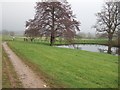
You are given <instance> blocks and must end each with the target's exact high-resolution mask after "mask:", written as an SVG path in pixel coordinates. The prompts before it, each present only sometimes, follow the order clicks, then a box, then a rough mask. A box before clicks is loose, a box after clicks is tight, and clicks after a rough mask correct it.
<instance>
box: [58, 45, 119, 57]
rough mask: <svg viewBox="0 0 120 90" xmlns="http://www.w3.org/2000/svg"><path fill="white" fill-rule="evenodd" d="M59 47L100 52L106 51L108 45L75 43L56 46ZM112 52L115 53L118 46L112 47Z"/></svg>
mask: <svg viewBox="0 0 120 90" xmlns="http://www.w3.org/2000/svg"><path fill="white" fill-rule="evenodd" d="M57 47H61V48H71V49H80V50H86V51H91V52H101V53H107V50H108V46H105V45H90V44H76V45H61V46H57ZM111 50H112V54H113V55H117V52H118V48H116V47H112V49H111Z"/></svg>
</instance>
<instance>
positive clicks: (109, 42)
mask: <svg viewBox="0 0 120 90" xmlns="http://www.w3.org/2000/svg"><path fill="white" fill-rule="evenodd" d="M111 48H112V34H109V36H108V51H107V53H108V54H111V53H112V51H111Z"/></svg>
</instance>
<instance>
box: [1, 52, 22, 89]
mask: <svg viewBox="0 0 120 90" xmlns="http://www.w3.org/2000/svg"><path fill="white" fill-rule="evenodd" d="M2 88H22V84H21V82H20V80H19V79H18V77H17V74H16V72H15V70H14V67H13V66H12V63H11V62H10V60H9V58H8V56H7V55H6V53H5V52H4V50H3V52H2Z"/></svg>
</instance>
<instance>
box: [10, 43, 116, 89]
mask: <svg viewBox="0 0 120 90" xmlns="http://www.w3.org/2000/svg"><path fill="white" fill-rule="evenodd" d="M9 46H10V47H11V48H12V49H13V50H14V51H15V52H16V53H17V54H18V55H20V56H21V57H22V58H24V59H26V60H27V61H28V62H30V63H32V64H33V65H35V66H36V67H37V68H38V70H39V72H41V71H42V72H44V74H45V76H47V78H48V77H49V78H48V79H49V81H48V82H54V83H53V84H56V85H57V86H58V87H59V86H60V87H70V88H71V87H74V88H77V87H79V88H117V87H118V57H117V56H112V55H108V54H102V53H94V52H88V51H82V50H73V49H67V48H57V47H50V46H49V45H47V44H44V43H30V42H22V41H11V42H9ZM53 86H54V85H53Z"/></svg>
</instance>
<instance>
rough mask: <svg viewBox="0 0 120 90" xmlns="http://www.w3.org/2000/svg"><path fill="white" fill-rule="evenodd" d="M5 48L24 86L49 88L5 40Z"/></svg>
mask: <svg viewBox="0 0 120 90" xmlns="http://www.w3.org/2000/svg"><path fill="white" fill-rule="evenodd" d="M2 45H3V48H4V50H5V52H6V53H7V55H8V57H9V58H10V61H11V62H12V64H13V66H14V68H15V71H16V72H17V74H18V77H19V79H20V81H21V82H22V84H23V87H24V88H48V86H47V85H46V83H45V82H44V81H43V80H42V79H40V77H38V76H37V75H36V74H35V73H34V72H33V71H32V70H31V69H30V68H29V67H28V66H27V65H25V64H24V62H23V61H22V60H21V59H20V58H19V57H18V56H17V55H16V54H15V53H14V52H13V51H12V50H11V49H10V48H9V47H8V45H7V43H6V42H4V43H3V44H2Z"/></svg>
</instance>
